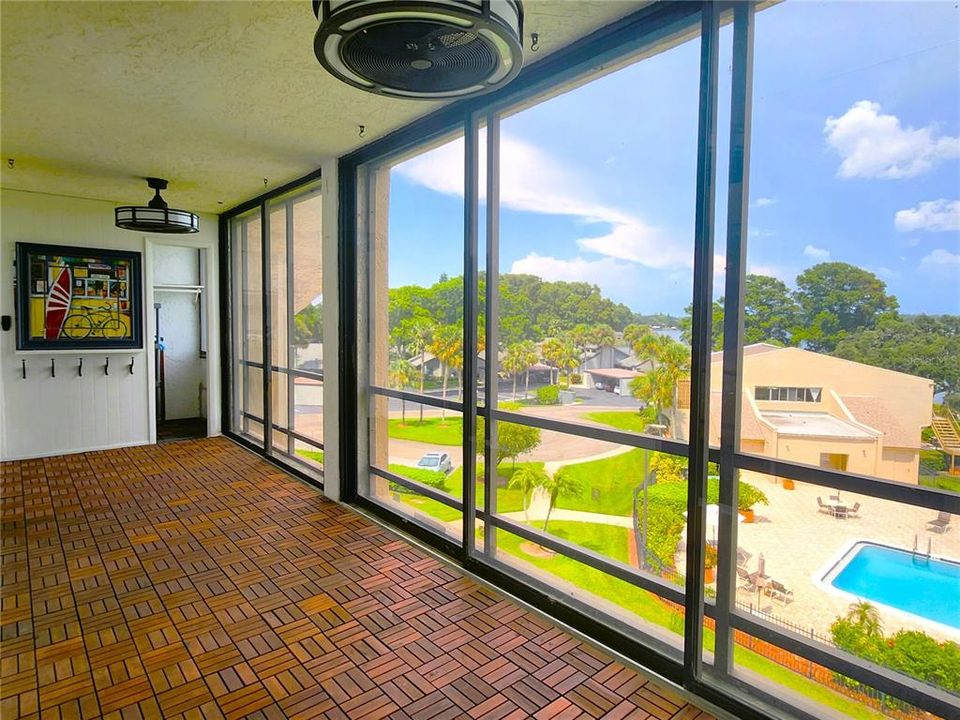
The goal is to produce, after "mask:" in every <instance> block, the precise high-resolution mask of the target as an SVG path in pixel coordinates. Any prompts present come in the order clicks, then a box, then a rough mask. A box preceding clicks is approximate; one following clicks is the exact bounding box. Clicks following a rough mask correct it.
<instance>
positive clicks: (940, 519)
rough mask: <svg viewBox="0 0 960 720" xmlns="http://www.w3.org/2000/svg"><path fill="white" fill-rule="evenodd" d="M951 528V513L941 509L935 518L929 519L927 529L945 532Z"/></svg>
mask: <svg viewBox="0 0 960 720" xmlns="http://www.w3.org/2000/svg"><path fill="white" fill-rule="evenodd" d="M949 529H950V513H948V512H943V511H940V512H939V513H937V516H936V517H935V518H934V519H933V520H928V521H927V530H929V531H931V532H936V533H940V534H943V533H945V532H946V531H947V530H949Z"/></svg>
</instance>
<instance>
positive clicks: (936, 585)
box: [833, 543, 960, 628]
mask: <svg viewBox="0 0 960 720" xmlns="http://www.w3.org/2000/svg"><path fill="white" fill-rule="evenodd" d="M853 552H854V554H853V555H852V556H850V559H849V561H848V562H847V564H846V565H845V566H844V567H843V569H841V570H840V572H839V573H837V575H836V577H835V578H834V579H833V586H834V587H836V588H839V589H840V590H845V591H846V592H848V593H852V594H853V595H856V596H857V597H861V598H865V599H867V600H873V601H874V602H878V603H883V604H884V605H889V606H890V607H894V608H897V609H899V610H904V611H906V612H908V613H913V614H914V615H919V616H920V617H924V618H927V619H928V620H933V621H934V622H938V623H942V624H944V625H949V626H951V627H955V628H960V563H955V562H948V561H944V560H930V559H927V558H917V559H916V560H914V557H913V554H912V553H910V552H907V551H905V550H896V549H894V548H889V547H884V546H882V545H873V544H870V543H863V544H861V545H860V546H859V548H856V549H855V550H854V551H853Z"/></svg>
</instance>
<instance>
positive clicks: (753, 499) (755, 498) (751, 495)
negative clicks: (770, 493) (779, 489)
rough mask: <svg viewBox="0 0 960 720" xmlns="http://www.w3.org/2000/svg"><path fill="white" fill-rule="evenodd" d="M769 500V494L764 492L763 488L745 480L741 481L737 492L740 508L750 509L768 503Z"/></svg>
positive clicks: (738, 506) (738, 507)
mask: <svg viewBox="0 0 960 720" xmlns="http://www.w3.org/2000/svg"><path fill="white" fill-rule="evenodd" d="M768 502H769V501H768V500H767V496H766V495H765V494H764V492H763V490H761V489H760V488H757V487H754V486H753V485H751V484H750V483H746V482H743V481H742V480H741V481H740V483H739V489H738V492H737V509H738V510H749V509H750V508H752V507H753V506H754V505H767V504H768Z"/></svg>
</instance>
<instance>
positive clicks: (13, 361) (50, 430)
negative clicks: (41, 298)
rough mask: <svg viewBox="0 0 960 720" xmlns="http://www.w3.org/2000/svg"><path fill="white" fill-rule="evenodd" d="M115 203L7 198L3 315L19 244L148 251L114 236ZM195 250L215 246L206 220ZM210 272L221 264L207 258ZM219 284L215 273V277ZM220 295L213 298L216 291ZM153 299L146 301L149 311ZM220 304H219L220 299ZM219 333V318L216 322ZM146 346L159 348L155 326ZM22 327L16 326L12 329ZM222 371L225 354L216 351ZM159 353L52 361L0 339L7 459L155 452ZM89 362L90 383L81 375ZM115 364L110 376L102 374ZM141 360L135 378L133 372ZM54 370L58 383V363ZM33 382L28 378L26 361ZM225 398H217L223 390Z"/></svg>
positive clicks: (0, 335)
mask: <svg viewBox="0 0 960 720" xmlns="http://www.w3.org/2000/svg"><path fill="white" fill-rule="evenodd" d="M114 207H115V205H114V203H111V202H103V201H96V200H82V199H77V198H67V197H62V196H54V195H45V194H40V193H30V192H23V191H18V190H10V189H2V190H0V267H2V272H0V314H2V315H10V316H13V314H14V298H13V286H12V283H13V263H14V245H15V243H17V242H34V243H53V244H59V245H82V246H86V247H93V248H98V247H99V248H110V249H118V250H135V251H140V252H142V251H143V250H144V243H145V238H144V236H143V235H141V234H138V233H135V232H130V231H128V230H120V229H117V228H116V227H114V224H113V222H114V216H113V209H114ZM192 238H195V239H196V240H197V241H201V242H206V243H212V245H211V246H212V247H216V243H217V218H216V217H215V216H210V215H204V216H201V218H200V233H198V234H197V235H195V236H192ZM208 256H210V257H209V258H208V264H215V263H216V259H217V258H216V254H215V253H208ZM145 276H146V274H145ZM214 276H215V273H214ZM214 291H215V288H214ZM148 297H149V295H148V294H147V293H144V307H145V308H146V307H147V302H148ZM214 297H216V296H214ZM211 320H212V321H213V322H214V329H216V327H217V325H216V318H211ZM151 324H152V323H148V322H147V321H146V320H145V322H144V341H145V344H146V347H147V348H152V345H151V342H152V336H151V334H150V326H151ZM14 325H15V323H14ZM210 350H211V351H215V352H216V353H217V354H216V355H214V354H211V357H212V358H213V360H212V362H214V363H217V362H218V358H219V348H210ZM148 355H152V349H151V350H149V352H148V351H147V350H135V351H129V350H127V351H111V352H110V353H109V354H104V353H103V352H100V353H94V352H90V351H84V352H78V353H73V352H71V353H61V354H55V355H54V354H51V353H49V352H30V353H17V352H16V332H15V330H14V329H11V330H10V331H8V332H2V331H0V458H2V459H5V460H6V459H17V458H26V457H38V456H42V455H56V454H60V453H70V452H81V451H86V450H94V449H103V448H109V447H118V446H123V445H137V444H144V443H148V442H150V438H151V426H152V416H151V414H152V412H153V411H152V395H153V387H152V384H151V382H150V378H149V377H148V367H147V361H148ZM80 357H83V359H84V363H83V377H79V376H78V374H77V365H78V359H79V358H80ZM107 357H109V358H110V374H109V375H105V374H104V371H103V365H104V362H105V359H106V358H107ZM131 357H133V358H134V359H135V362H134V372H133V374H132V375H131V374H130V372H129V370H128V369H127V366H128V365H129V364H130V359H131ZM51 358H55V360H56V377H55V378H52V377H51V373H50V359H51ZM22 359H25V360H26V363H27V379H26V380H22V379H21V376H20V367H21V362H20V361H21V360H22ZM217 390H218V388H217Z"/></svg>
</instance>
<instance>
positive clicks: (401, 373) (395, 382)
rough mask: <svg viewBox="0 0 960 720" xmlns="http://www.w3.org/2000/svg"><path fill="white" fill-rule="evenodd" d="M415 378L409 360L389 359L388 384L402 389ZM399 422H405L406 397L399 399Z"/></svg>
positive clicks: (404, 423)
mask: <svg viewBox="0 0 960 720" xmlns="http://www.w3.org/2000/svg"><path fill="white" fill-rule="evenodd" d="M415 378H416V371H415V370H414V369H413V364H412V363H411V362H410V361H409V360H404V359H403V358H396V359H395V360H391V361H390V366H389V368H388V370H387V382H388V383H389V384H390V387H394V388H397V389H398V390H403V389H404V388H405V387H407V386H409V385H410V383H412V382H413V381H414V379H415ZM400 408H401V410H400V424H401V425H406V424H407V400H406V398H401V399H400Z"/></svg>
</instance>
